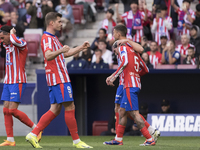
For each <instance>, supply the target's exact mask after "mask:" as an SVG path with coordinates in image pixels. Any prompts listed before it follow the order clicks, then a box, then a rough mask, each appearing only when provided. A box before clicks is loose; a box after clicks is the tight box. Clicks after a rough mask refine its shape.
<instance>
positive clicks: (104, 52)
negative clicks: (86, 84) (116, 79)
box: [92, 40, 113, 69]
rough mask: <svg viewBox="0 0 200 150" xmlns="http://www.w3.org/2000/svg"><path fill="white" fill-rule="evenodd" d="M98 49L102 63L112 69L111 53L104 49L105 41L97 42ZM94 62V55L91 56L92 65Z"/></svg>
mask: <svg viewBox="0 0 200 150" xmlns="http://www.w3.org/2000/svg"><path fill="white" fill-rule="evenodd" d="M98 49H100V50H102V58H103V61H104V62H105V63H107V64H109V68H110V69H111V68H112V65H113V62H112V52H111V51H110V50H108V49H106V41H105V40H99V41H98ZM93 62H96V55H93V56H92V63H93Z"/></svg>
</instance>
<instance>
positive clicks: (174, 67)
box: [156, 65, 176, 69]
mask: <svg viewBox="0 0 200 150" xmlns="http://www.w3.org/2000/svg"><path fill="white" fill-rule="evenodd" d="M156 69H176V65H157V66H156Z"/></svg>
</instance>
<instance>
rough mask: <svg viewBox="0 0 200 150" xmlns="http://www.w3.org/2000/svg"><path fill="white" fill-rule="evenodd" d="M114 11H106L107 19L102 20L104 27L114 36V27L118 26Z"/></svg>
mask: <svg viewBox="0 0 200 150" xmlns="http://www.w3.org/2000/svg"><path fill="white" fill-rule="evenodd" d="M113 15H114V11H113V10H112V9H108V10H107V11H106V19H104V20H103V22H102V28H104V29H106V33H107V34H108V35H109V34H111V37H112V31H113V29H114V27H115V26H116V23H115V21H114V20H113Z"/></svg>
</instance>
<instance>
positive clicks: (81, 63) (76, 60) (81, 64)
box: [67, 47, 88, 69]
mask: <svg viewBox="0 0 200 150" xmlns="http://www.w3.org/2000/svg"><path fill="white" fill-rule="evenodd" d="M74 48H75V47H74ZM86 68H88V63H87V61H86V60H85V59H83V58H81V57H79V53H76V54H75V55H74V56H73V60H72V61H70V62H68V63H67V69H86Z"/></svg>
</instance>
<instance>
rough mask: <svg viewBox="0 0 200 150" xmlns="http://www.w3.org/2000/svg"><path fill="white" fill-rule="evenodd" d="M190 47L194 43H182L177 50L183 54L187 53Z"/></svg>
mask: <svg viewBox="0 0 200 150" xmlns="http://www.w3.org/2000/svg"><path fill="white" fill-rule="evenodd" d="M189 47H194V45H192V44H190V43H189V44H188V45H187V47H183V45H182V44H180V45H178V46H177V47H176V50H177V51H178V52H179V53H180V54H182V55H187V53H188V52H187V49H188V48H189ZM194 49H195V47H194Z"/></svg>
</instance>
